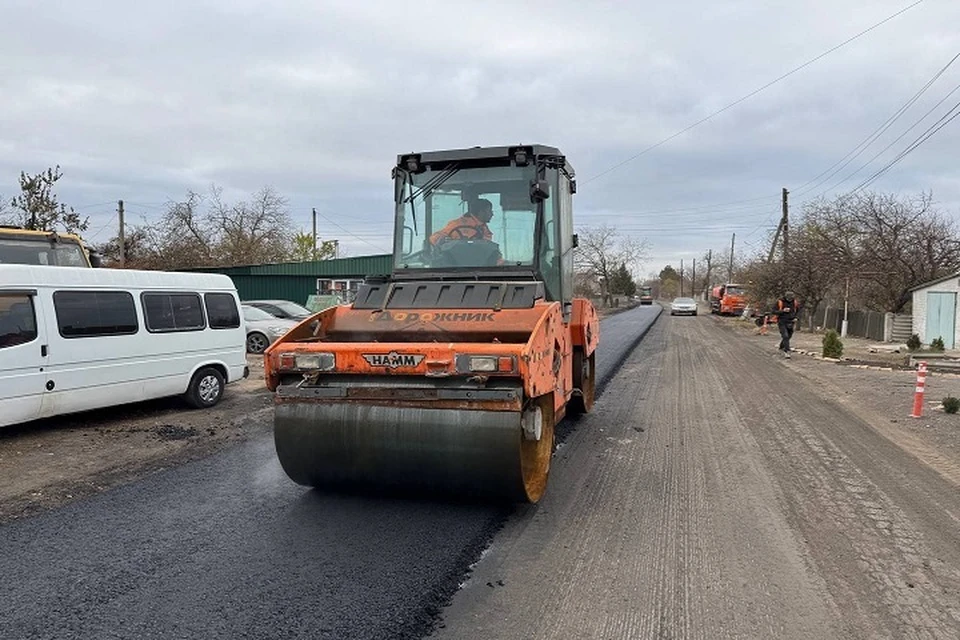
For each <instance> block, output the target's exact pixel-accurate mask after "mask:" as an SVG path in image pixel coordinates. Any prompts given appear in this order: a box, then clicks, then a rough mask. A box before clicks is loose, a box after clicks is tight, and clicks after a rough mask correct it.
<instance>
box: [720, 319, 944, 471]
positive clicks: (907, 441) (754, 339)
mask: <svg viewBox="0 0 960 640" xmlns="http://www.w3.org/2000/svg"><path fill="white" fill-rule="evenodd" d="M712 319H713V320H714V321H715V322H718V323H719V324H720V325H721V326H720V327H717V329H720V330H722V328H729V329H731V330H733V331H734V332H735V333H736V334H737V335H738V336H739V337H740V338H741V339H742V340H744V342H746V343H748V344H749V345H751V347H752V348H755V349H761V350H764V351H766V352H767V354H768V356H769V357H770V358H779V354H778V353H777V344H778V343H779V340H780V337H779V335H778V334H777V331H776V327H772V328H771V329H770V331H769V332H768V335H766V336H763V335H757V333H756V331H755V330H753V328H750V329H748V328H747V327H750V325H749V324H748V323H746V322H743V321H739V320H736V319H729V318H712ZM822 337H823V336H822V334H819V333H811V332H799V333H796V334H794V340H793V341H792V346H793V347H795V348H799V349H802V350H803V353H800V354H794V356H793V357H792V358H791V359H790V360H783V361H782V364H783V366H785V367H787V368H788V369H791V370H792V371H794V372H796V373H798V374H799V375H800V376H802V377H803V378H804V379H805V380H807V381H809V382H810V383H811V384H813V385H814V386H815V388H816V389H817V390H818V392H819V393H820V394H821V395H823V396H824V397H827V398H831V399H832V400H835V401H836V402H838V403H840V404H841V405H843V406H844V407H847V408H849V409H850V410H851V411H853V412H854V413H855V414H856V415H857V416H859V417H860V418H861V419H862V420H864V421H865V422H866V423H867V424H869V425H870V426H871V427H873V429H875V430H876V431H877V433H879V434H880V435H882V436H884V437H885V438H887V439H889V440H891V441H892V442H894V443H895V444H896V445H898V446H900V447H901V448H903V449H904V450H905V451H907V452H908V453H910V454H912V455H913V456H915V457H917V458H918V459H919V460H920V461H922V462H923V463H925V464H927V465H928V466H929V467H931V468H932V469H933V470H935V471H936V472H937V473H939V474H941V475H942V476H944V477H945V478H947V479H948V480H950V481H951V482H953V483H954V484H956V485H958V486H960V414H958V415H948V414H946V413H944V412H943V410H942V408H941V407H940V401H941V400H942V399H943V398H944V397H946V396H950V395H952V396H960V375H956V374H950V373H929V374H928V376H927V393H926V397H925V402H924V410H923V417H922V418H919V419H917V418H911V417H909V415H910V413H911V411H912V408H913V400H914V389H915V387H916V380H917V375H916V372H914V371H913V370H910V369H905V368H904V365H905V363H906V361H907V360H908V359H909V355H908V354H905V353H904V354H899V353H874V352H871V349H872V348H873V347H875V343H872V342H870V341H868V340H863V339H858V338H848V339H844V356H845V357H849V358H851V359H852V360H844V361H841V362H833V361H830V360H823V359H819V358H817V357H814V355H813V354H817V353H819V348H818V347H819V345H820V341H821V340H822ZM865 360H866V361H869V362H870V363H871V364H870V365H866V364H861V363H862V362H863V361H865Z"/></svg>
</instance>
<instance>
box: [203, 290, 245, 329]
mask: <svg viewBox="0 0 960 640" xmlns="http://www.w3.org/2000/svg"><path fill="white" fill-rule="evenodd" d="M203 299H204V302H205V303H206V305H207V320H208V321H209V322H210V328H211V329H236V328H238V327H239V326H240V311H239V310H238V309H237V303H236V301H235V300H234V299H233V296H232V295H230V294H229V293H207V294H204V296H203Z"/></svg>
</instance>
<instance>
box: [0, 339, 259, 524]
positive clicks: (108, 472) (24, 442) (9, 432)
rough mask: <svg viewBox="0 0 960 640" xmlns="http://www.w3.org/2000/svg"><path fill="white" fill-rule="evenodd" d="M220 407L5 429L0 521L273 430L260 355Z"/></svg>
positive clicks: (126, 410)
mask: <svg viewBox="0 0 960 640" xmlns="http://www.w3.org/2000/svg"><path fill="white" fill-rule="evenodd" d="M248 364H249V365H250V377H249V378H247V379H246V380H242V381H240V382H237V383H234V384H231V385H228V386H227V388H226V391H225V393H224V397H223V400H221V402H220V404H218V405H217V406H216V407H214V408H212V409H206V410H199V411H198V410H191V409H189V408H187V406H186V404H185V403H184V402H183V401H182V400H181V399H179V398H169V399H163V400H157V401H151V402H144V403H138V404H134V405H125V406H121V407H114V408H110V409H104V410H98V411H90V412H87V413H82V414H75V415H70V416H61V417H58V418H52V419H49V420H42V421H38V422H33V423H30V424H27V425H20V426H16V427H10V428H5V429H0V524H3V523H4V522H9V521H11V520H16V519H18V518H23V517H25V516H29V515H33V514H36V513H39V512H42V511H44V510H47V509H52V508H55V507H58V506H60V505H63V504H66V503H68V502H71V501H73V500H76V499H78V498H82V497H84V496H89V495H92V494H95V493H98V492H101V491H105V490H107V489H109V488H111V487H115V486H118V485H121V484H126V483H129V482H132V481H134V480H136V479H137V478H140V477H143V476H144V475H146V474H149V473H153V472H156V471H159V470H162V469H165V468H168V467H172V466H177V465H180V464H184V463H185V462H188V461H190V460H196V459H198V458H202V457H205V456H208V455H210V454H211V453H214V452H216V451H219V450H220V449H222V448H224V447H226V446H230V445H231V444H234V443H236V442H241V441H243V440H246V439H248V438H250V437H252V436H254V435H258V434H263V433H265V432H268V431H269V429H270V425H271V423H272V421H271V419H270V418H271V413H270V412H271V407H272V404H271V396H270V394H269V392H268V391H267V389H266V387H265V386H264V383H263V363H262V360H261V359H260V358H253V357H250V358H248Z"/></svg>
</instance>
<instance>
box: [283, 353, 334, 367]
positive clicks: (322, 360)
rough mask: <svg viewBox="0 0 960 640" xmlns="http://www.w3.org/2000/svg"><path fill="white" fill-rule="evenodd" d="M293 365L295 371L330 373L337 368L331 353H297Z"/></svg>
mask: <svg viewBox="0 0 960 640" xmlns="http://www.w3.org/2000/svg"><path fill="white" fill-rule="evenodd" d="M293 363H294V366H295V367H296V368H297V369H310V370H315V371H331V370H333V369H336V367H337V358H336V356H335V355H334V354H332V353H298V354H296V355H295V356H294V357H293Z"/></svg>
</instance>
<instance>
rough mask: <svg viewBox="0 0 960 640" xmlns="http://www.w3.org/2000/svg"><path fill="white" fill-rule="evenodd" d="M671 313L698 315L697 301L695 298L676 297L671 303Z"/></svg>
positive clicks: (673, 314) (674, 314) (676, 314)
mask: <svg viewBox="0 0 960 640" xmlns="http://www.w3.org/2000/svg"><path fill="white" fill-rule="evenodd" d="M670 315H672V316H679V315H690V316H695V315H697V301H696V300H694V299H693V298H674V299H673V302H671V303H670Z"/></svg>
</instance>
